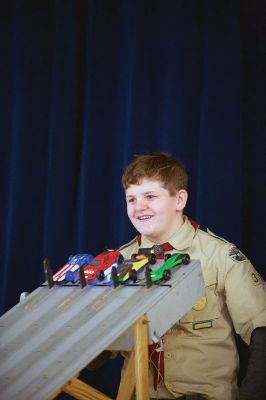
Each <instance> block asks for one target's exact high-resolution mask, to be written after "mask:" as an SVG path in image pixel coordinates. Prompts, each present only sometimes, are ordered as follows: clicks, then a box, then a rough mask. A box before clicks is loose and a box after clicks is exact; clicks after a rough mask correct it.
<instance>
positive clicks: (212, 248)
mask: <svg viewBox="0 0 266 400" xmlns="http://www.w3.org/2000/svg"><path fill="white" fill-rule="evenodd" d="M122 183H123V187H124V189H125V195H126V203H127V213H128V217H129V219H130V221H131V222H132V224H133V225H134V227H135V228H136V230H137V231H138V232H139V235H138V236H137V237H136V238H134V239H133V240H132V241H131V242H129V243H127V244H126V245H124V246H122V247H121V248H120V251H121V253H122V254H123V255H124V257H125V258H127V257H128V258H129V257H130V256H131V254H133V253H136V252H137V251H138V249H139V247H153V246H154V245H162V244H164V243H167V244H168V247H169V245H170V247H171V248H172V250H171V253H176V252H179V253H189V255H190V257H191V258H192V259H199V260H200V262H201V267H202V271H203V276H204V282H205V290H206V293H205V296H204V297H203V298H202V299H201V301H199V302H197V303H196V304H195V305H194V307H193V308H192V309H191V310H190V311H189V312H188V313H187V314H186V315H184V316H183V317H182V318H181V319H180V321H177V323H176V324H175V325H174V326H173V327H172V329H171V330H170V331H169V332H168V333H167V334H166V335H165V336H164V338H163V344H164V352H163V353H161V354H160V356H161V359H160V361H161V366H162V367H163V368H161V369H160V370H159V367H158V366H156V365H154V363H153V367H155V369H156V367H157V373H155V375H154V376H155V378H153V376H152V371H150V373H151V378H150V396H151V398H154V399H155V398H156V399H158V398H160V399H177V398H179V399H210V400H235V399H237V398H239V399H240V400H247V399H249V400H253V399H256V400H260V399H261V400H262V399H264V398H266V395H265V393H266V392H265V391H266V389H265V381H264V379H263V371H264V369H265V348H266V344H265V332H266V328H265V326H266V310H265V304H266V292H265V283H264V281H263V280H262V278H261V277H260V276H259V274H258V273H257V272H256V270H255V269H254V267H253V266H252V265H251V263H250V261H249V260H248V259H247V258H246V257H245V256H244V255H243V254H242V253H241V252H240V250H238V249H237V247H236V246H234V245H233V244H231V243H229V242H227V241H225V240H224V239H221V238H219V237H217V236H216V235H214V234H213V233H211V232H210V231H208V232H204V231H202V230H201V229H199V226H198V224H196V223H195V222H193V221H191V220H189V219H188V218H187V217H186V216H185V215H184V214H183V210H184V208H185V206H186V203H187V199H188V176H187V172H186V170H185V168H184V166H183V164H182V163H181V162H179V161H178V160H176V159H175V158H173V157H172V156H170V155H169V154H167V153H147V154H143V155H139V156H137V157H136V158H135V159H134V160H133V161H132V162H131V163H130V164H129V165H128V167H127V168H126V170H125V172H124V174H123V177H122ZM177 306H178V305H177ZM173 307H174V305H173ZM206 321H207V323H205V322H206ZM203 322H204V323H203ZM234 332H236V333H238V334H239V335H240V336H241V337H242V339H243V340H244V341H245V342H246V343H247V344H250V343H251V344H252V346H250V349H251V352H250V361H249V367H248V372H247V376H246V378H245V380H244V381H243V383H242V386H241V389H240V397H238V395H239V394H238V387H237V372H238V368H239V358H238V353H237V349H236V345H235V338H234ZM151 360H152V358H151ZM155 372H156V371H155ZM264 396H265V397H264Z"/></svg>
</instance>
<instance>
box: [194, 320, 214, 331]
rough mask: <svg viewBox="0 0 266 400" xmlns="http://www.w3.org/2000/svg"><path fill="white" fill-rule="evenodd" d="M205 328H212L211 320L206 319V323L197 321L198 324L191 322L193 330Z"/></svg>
mask: <svg viewBox="0 0 266 400" xmlns="http://www.w3.org/2000/svg"><path fill="white" fill-rule="evenodd" d="M205 328H212V320H211V319H208V320H206V321H198V322H193V329H194V330H197V329H205Z"/></svg>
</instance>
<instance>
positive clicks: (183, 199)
mask: <svg viewBox="0 0 266 400" xmlns="http://www.w3.org/2000/svg"><path fill="white" fill-rule="evenodd" d="M187 199H188V192H187V191H186V190H185V189H181V190H179V191H178V192H177V194H176V211H182V210H184V208H185V207H186V204H187Z"/></svg>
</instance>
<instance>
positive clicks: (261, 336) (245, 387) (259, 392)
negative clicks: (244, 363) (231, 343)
mask: <svg viewBox="0 0 266 400" xmlns="http://www.w3.org/2000/svg"><path fill="white" fill-rule="evenodd" d="M249 349H250V350H249V351H250V356H249V361H248V368H247V373H246V377H245V378H244V380H243V382H242V384H241V387H240V397H239V400H263V399H266V376H265V366H266V327H261V328H256V329H255V330H254V331H253V332H252V335H251V342H250V347H249Z"/></svg>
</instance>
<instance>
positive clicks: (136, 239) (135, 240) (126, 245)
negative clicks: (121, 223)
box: [118, 236, 138, 250]
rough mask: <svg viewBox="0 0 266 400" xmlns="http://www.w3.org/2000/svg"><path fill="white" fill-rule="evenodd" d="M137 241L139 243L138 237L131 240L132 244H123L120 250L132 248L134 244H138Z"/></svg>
mask: <svg viewBox="0 0 266 400" xmlns="http://www.w3.org/2000/svg"><path fill="white" fill-rule="evenodd" d="M137 241H138V236H135V237H134V239H132V240H130V242H128V243H126V244H123V245H122V246H121V247H119V248H118V250H123V249H126V248H127V247H129V246H131V245H132V244H134V243H136V242H137Z"/></svg>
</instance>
